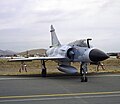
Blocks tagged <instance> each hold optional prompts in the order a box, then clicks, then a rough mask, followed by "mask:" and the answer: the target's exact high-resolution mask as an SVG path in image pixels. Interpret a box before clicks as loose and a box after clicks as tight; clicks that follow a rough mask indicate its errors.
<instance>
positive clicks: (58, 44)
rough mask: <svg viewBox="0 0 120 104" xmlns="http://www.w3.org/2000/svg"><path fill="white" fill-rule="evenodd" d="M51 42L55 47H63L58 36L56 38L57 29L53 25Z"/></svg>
mask: <svg viewBox="0 0 120 104" xmlns="http://www.w3.org/2000/svg"><path fill="white" fill-rule="evenodd" d="M50 32H51V42H52V46H53V47H55V46H61V44H60V42H59V40H58V38H57V36H56V33H55V29H54V27H53V25H51V30H50Z"/></svg>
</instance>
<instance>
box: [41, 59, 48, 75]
mask: <svg viewBox="0 0 120 104" xmlns="http://www.w3.org/2000/svg"><path fill="white" fill-rule="evenodd" d="M41 69H42V72H41V75H42V77H46V74H47V69H46V66H45V60H41Z"/></svg>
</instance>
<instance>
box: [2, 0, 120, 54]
mask: <svg viewBox="0 0 120 104" xmlns="http://www.w3.org/2000/svg"><path fill="white" fill-rule="evenodd" d="M51 24H52V25H54V28H55V29H56V33H57V36H58V38H59V40H60V42H61V43H62V44H66V43H69V42H71V41H74V40H79V39H86V38H92V39H93V40H92V41H91V44H92V45H93V46H95V47H98V48H99V49H102V50H104V51H106V52H118V51H120V0H0V49H3V50H8V49H9V50H13V51H17V52H19V51H24V50H29V49H38V48H45V49H46V48H48V47H49V45H50V32H49V31H50V25H51Z"/></svg>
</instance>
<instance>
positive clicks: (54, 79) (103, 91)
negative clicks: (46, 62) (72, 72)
mask: <svg viewBox="0 0 120 104" xmlns="http://www.w3.org/2000/svg"><path fill="white" fill-rule="evenodd" d="M0 103H3V104H62V103H64V104H120V74H102V75H89V81H88V82H80V78H79V76H65V75H64V76H62V75H61V76H60V75H59V76H54V75H50V76H48V77H47V78H41V77H38V76H0Z"/></svg>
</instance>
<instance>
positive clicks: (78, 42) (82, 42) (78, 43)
mask: <svg viewBox="0 0 120 104" xmlns="http://www.w3.org/2000/svg"><path fill="white" fill-rule="evenodd" d="M68 45H70V46H73V45H74V46H78V47H88V45H87V41H86V39H81V40H76V41H74V42H71V43H69V44H68Z"/></svg>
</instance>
